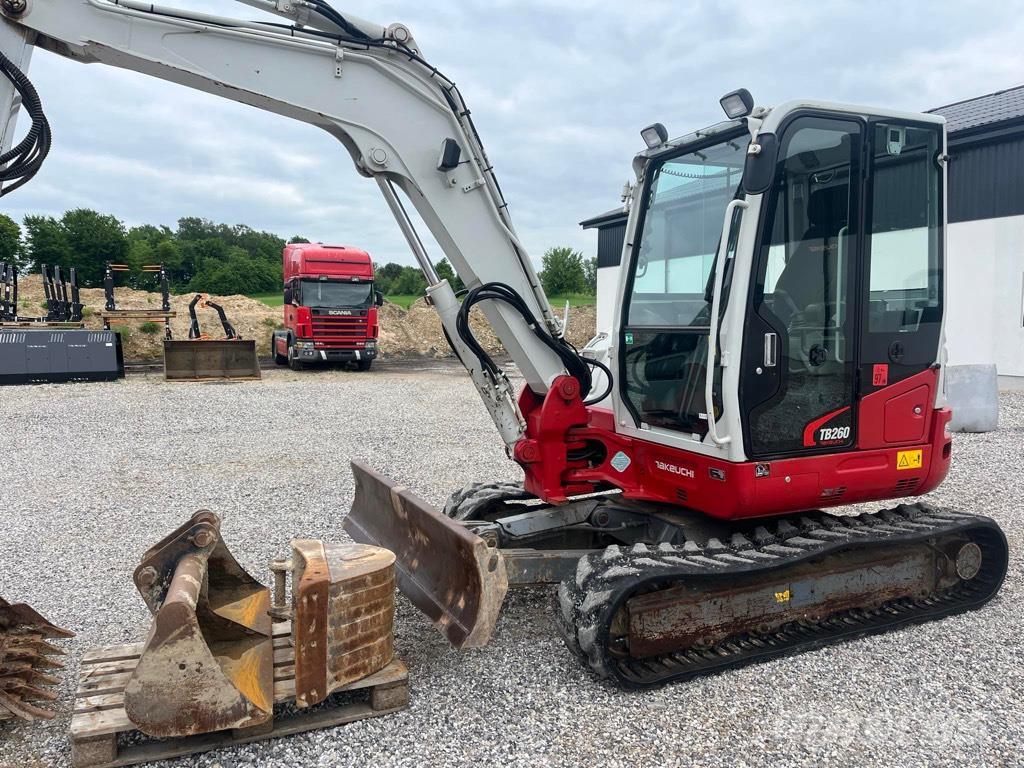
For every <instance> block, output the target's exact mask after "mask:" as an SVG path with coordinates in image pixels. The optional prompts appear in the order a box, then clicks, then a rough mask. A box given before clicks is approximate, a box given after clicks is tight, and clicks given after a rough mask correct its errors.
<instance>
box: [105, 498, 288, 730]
mask: <svg viewBox="0 0 1024 768" xmlns="http://www.w3.org/2000/svg"><path fill="white" fill-rule="evenodd" d="M134 579H135V585H136V587H138V590H139V592H140V593H141V595H142V598H143V600H145V601H146V605H147V606H148V607H149V609H150V611H151V612H152V613H153V625H152V628H151V629H150V632H149V636H148V638H147V639H146V643H145V646H144V648H143V651H142V655H141V657H140V659H139V663H138V666H137V667H136V668H135V670H134V671H133V672H132V676H131V678H130V679H129V681H128V684H127V686H126V687H125V692H124V705H125V712H126V713H127V715H128V718H129V720H131V721H132V723H133V724H134V725H135V727H136V728H138V729H139V730H140V731H142V732H143V733H146V734H148V735H150V736H155V737H160V738H166V737H172V736H191V735H193V734H197V733H209V732H211V731H220V730H224V729H228V728H250V727H254V726H259V725H262V724H264V723H266V722H268V721H270V720H271V719H272V718H273V702H274V673H273V664H274V650H273V641H272V637H271V619H270V615H269V614H268V611H269V609H270V590H269V589H267V588H266V587H264V586H263V585H262V584H260V583H259V582H258V581H256V580H255V579H254V578H253V577H252V576H250V575H249V574H248V573H246V571H245V570H244V569H243V568H242V567H241V566H240V565H239V564H238V562H237V561H236V560H235V558H234V557H233V556H232V555H231V552H229V551H228V548H227V547H226V546H225V545H224V542H223V541H222V540H221V537H220V518H218V517H217V516H216V515H215V514H213V513H212V512H209V511H206V510H203V511H200V512H197V513H196V514H195V515H193V517H192V519H190V520H189V521H188V522H187V523H185V524H184V525H182V526H181V527H180V528H178V529H177V530H176V531H174V532H173V533H172V534H170V535H169V536H167V537H166V538H164V539H163V540H162V541H161V542H159V543H158V544H157V545H156V546H154V547H153V548H152V549H150V550H149V551H148V552H146V554H145V555H144V556H143V558H142V562H141V563H140V564H139V566H138V568H136V570H135V575H134Z"/></svg>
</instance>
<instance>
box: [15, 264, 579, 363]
mask: <svg viewBox="0 0 1024 768" xmlns="http://www.w3.org/2000/svg"><path fill="white" fill-rule="evenodd" d="M18 292H19V313H20V314H21V315H24V316H36V315H44V314H46V307H45V296H44V294H43V281H42V278H40V277H39V275H26V276H25V277H23V278H21V279H20V280H19V284H18ZM81 296H82V304H83V305H84V306H85V324H86V327H88V328H101V327H102V326H103V322H102V320H101V319H100V312H102V311H103V306H104V303H105V301H106V300H105V298H104V295H103V289H102V288H83V289H82V291H81ZM193 296H195V294H194V293H188V294H182V295H180V296H171V311H173V312H176V313H177V316H176V317H174V318H172V320H171V330H172V332H173V333H174V338H176V339H187V338H188V325H189V317H188V304H189V302H190V301H191V300H192V297H193ZM210 298H211V300H212V301H214V302H216V303H217V304H220V305H221V306H222V307H224V311H225V312H227V316H228V319H229V320H230V321H231V324H232V325H234V326H235V329H236V330H237V331H238V333H239V334H240V335H241V336H242V338H244V339H255V340H256V351H257V352H258V353H259V355H260V356H261V357H266V356H268V355H269V354H270V334H271V332H272V331H273V330H274V328H279V327H282V326H283V321H284V312H283V310H282V309H281V308H280V307H268V306H267V305H266V304H264V303H263V302H261V301H257V300H256V299H250V298H249V297H248V296H211V297H210ZM114 299H115V301H116V302H117V308H118V309H152V310H155V311H158V310H159V309H160V294H158V293H153V292H149V291H136V290H132V289H131V288H115V289H114ZM199 322H200V323H201V324H202V326H203V330H204V331H205V332H207V333H209V334H210V335H211V336H212V337H214V338H219V337H220V336H221V335H222V331H221V327H220V321H219V320H218V318H217V313H216V312H214V311H213V310H212V309H201V310H199ZM379 323H380V340H379V344H380V351H381V355H382V356H385V357H386V356H389V355H391V356H397V355H426V356H429V357H450V356H451V354H452V352H451V349H449V347H448V342H447V341H446V340H445V338H444V332H443V331H442V330H441V319H440V318H439V317H438V315H437V312H435V311H434V309H433V308H432V307H431V306H429V305H428V304H427V302H426V301H425V300H424V299H418V300H416V301H415V302H413V304H412V306H411V307H410V308H409V309H408V310H404V309H402V308H401V307H399V306H398V305H396V304H392V303H390V302H384V306H383V307H381V308H380V310H379ZM595 323H596V311H595V309H594V307H575V308H573V309H571V310H570V312H569V328H568V332H567V334H566V338H568V339H569V341H570V342H571V343H572V344H574V345H575V346H577V347H581V346H583V345H584V344H586V343H587V342H588V341H589V340H590V338H591V337H592V336H593V335H594V328H595ZM111 325H112V327H114V328H116V329H117V330H119V331H120V332H121V339H122V343H123V345H124V356H125V359H126V360H148V359H153V358H159V357H161V356H162V355H163V338H164V337H163V325H162V323H161V324H160V325H159V327H157V328H154V327H153V326H147V325H144V324H143V323H142V322H140V321H137V320H118V321H113V322H112V323H111ZM470 326H471V327H472V328H473V333H474V334H475V335H476V338H477V340H478V341H479V342H480V343H481V345H482V346H483V347H484V349H486V350H487V351H488V352H489V353H490V354H494V355H497V354H502V353H503V352H504V350H503V348H502V346H501V343H500V342H499V341H498V337H497V336H495V334H494V331H492V330H491V327H490V326H489V325H488V324H487V320H486V318H484V316H483V313H482V312H480V310H479V309H474V310H473V312H472V313H471V315H470ZM143 329H145V330H143ZM146 330H148V331H152V333H147V332H146Z"/></svg>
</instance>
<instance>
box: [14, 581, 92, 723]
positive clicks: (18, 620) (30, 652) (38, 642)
mask: <svg viewBox="0 0 1024 768" xmlns="http://www.w3.org/2000/svg"><path fill="white" fill-rule="evenodd" d="M74 634H75V633H74V632H69V631H67V630H66V629H61V628H60V627H58V626H56V625H54V624H51V623H50V622H49V621H47V620H46V619H44V618H43V617H42V616H40V615H39V614H38V613H37V612H36V611H35V610H33V609H32V608H30V607H29V606H27V605H25V604H24V603H18V604H16V605H11V604H10V603H8V602H7V601H6V600H4V599H3V598H2V597H0V720H7V719H10V718H13V717H17V718H20V719H22V720H52V719H53V718H54V717H56V712H54V711H53V710H50V709H45V708H44V707H41V706H39V704H40V703H44V702H48V701H54V700H56V698H57V694H55V693H54V692H53V691H51V690H48V688H47V686H50V685H56V683H57V682H58V681H57V678H56V677H54V676H53V675H52V674H50V672H51V671H52V670H57V669H61V668H62V667H63V666H64V665H63V664H62V663H61V662H59V661H57V660H56V659H54V658H53V657H54V656H61V655H63V653H64V652H63V651H62V650H60V649H59V648H57V647H56V646H55V645H52V644H51V643H49V642H48V640H52V639H55V638H62V637H74Z"/></svg>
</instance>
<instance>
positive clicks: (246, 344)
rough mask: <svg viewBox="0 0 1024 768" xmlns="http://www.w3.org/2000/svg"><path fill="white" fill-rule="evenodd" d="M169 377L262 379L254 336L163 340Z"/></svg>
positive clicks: (177, 379)
mask: <svg viewBox="0 0 1024 768" xmlns="http://www.w3.org/2000/svg"><path fill="white" fill-rule="evenodd" d="M164 378H165V379H166V380H167V381H204V380H206V379H259V378H261V374H260V361H259V358H258V357H257V356H256V342H255V341H254V340H253V339H194V340H189V341H172V340H167V341H164Z"/></svg>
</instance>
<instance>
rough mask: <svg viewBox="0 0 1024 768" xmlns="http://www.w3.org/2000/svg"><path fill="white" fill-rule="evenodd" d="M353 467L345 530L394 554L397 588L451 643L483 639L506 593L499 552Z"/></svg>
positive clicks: (465, 645)
mask: <svg viewBox="0 0 1024 768" xmlns="http://www.w3.org/2000/svg"><path fill="white" fill-rule="evenodd" d="M352 473H353V474H354V475H355V483H356V493H355V498H354V499H353V501H352V510H351V511H350V512H349V514H348V517H347V518H345V522H344V524H343V526H344V528H345V531H346V532H347V533H348V534H349V535H350V536H351V537H352V538H353V539H355V540H356V541H359V542H362V543H364V544H376V545H377V546H379V547H384V548H386V549H390V550H391V551H392V552H394V553H395V557H396V559H397V563H396V566H397V570H398V588H399V589H400V590H401V591H402V593H403V594H405V595H406V597H408V598H409V600H411V601H412V603H413V605H415V606H416V607H417V608H419V609H420V610H421V611H423V612H424V613H425V614H427V616H429V617H430V618H431V619H433V620H434V623H435V624H436V625H437V628H438V629H440V630H441V632H442V633H444V635H445V637H447V638H448V639H449V640H450V641H451V643H452V644H453V645H455V646H456V647H457V648H477V647H481V646H484V645H487V643H488V641H490V639H491V634H492V632H493V631H494V625H495V623H496V622H497V620H498V614H499V612H500V610H501V604H502V602H504V600H505V593H506V592H507V591H508V576H507V573H506V569H505V561H504V558H503V557H502V555H501V553H500V552H499V551H498V550H496V549H491V548H489V547H488V546H487V544H486V543H485V542H484V540H483V539H481V538H480V537H479V536H476V535H475V534H473V533H471V532H470V531H468V530H467V529H466V528H464V527H463V526H461V525H459V524H458V523H456V522H454V521H453V520H450V519H449V518H448V517H446V516H445V515H443V514H442V513H441V512H439V511H438V510H437V509H435V508H434V507H432V506H430V505H429V504H427V502H425V501H424V500H423V499H421V498H420V497H419V496H417V495H416V494H414V493H412V492H411V491H409V490H408V489H407V488H405V487H403V486H399V485H397V484H396V483H395V482H394V481H393V480H391V479H389V478H387V477H384V476H383V475H381V474H378V473H377V472H374V471H373V470H372V469H370V468H369V467H368V466H366V465H365V464H363V463H361V462H359V461H353V462H352Z"/></svg>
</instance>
